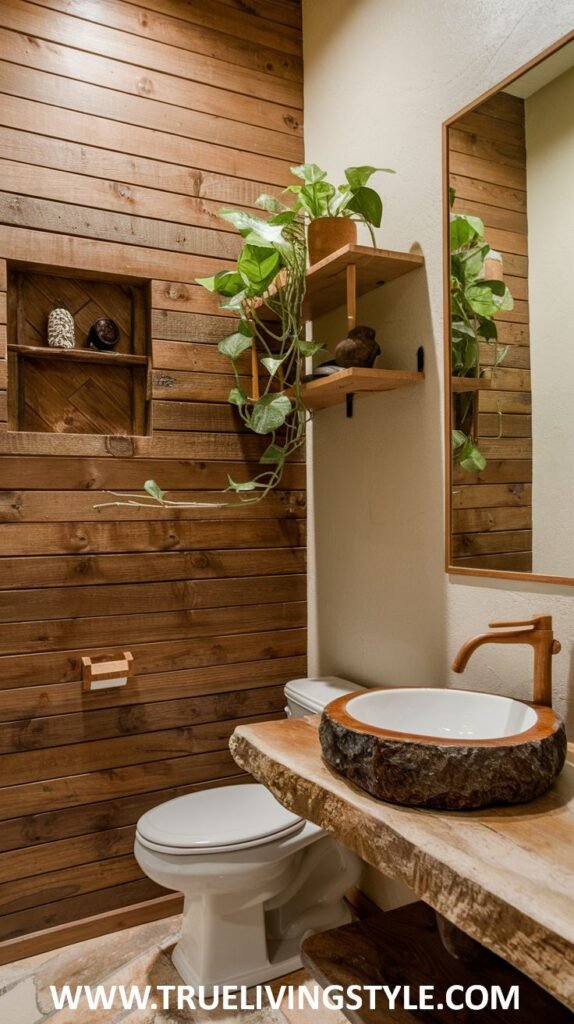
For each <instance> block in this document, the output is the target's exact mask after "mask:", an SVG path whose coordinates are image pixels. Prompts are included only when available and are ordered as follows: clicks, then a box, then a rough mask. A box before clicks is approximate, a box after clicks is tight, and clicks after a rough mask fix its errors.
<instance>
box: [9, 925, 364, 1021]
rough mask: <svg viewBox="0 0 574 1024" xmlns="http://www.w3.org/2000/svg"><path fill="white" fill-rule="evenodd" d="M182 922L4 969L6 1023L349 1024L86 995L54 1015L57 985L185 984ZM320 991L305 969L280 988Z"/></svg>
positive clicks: (286, 1013) (315, 1015)
mask: <svg viewBox="0 0 574 1024" xmlns="http://www.w3.org/2000/svg"><path fill="white" fill-rule="evenodd" d="M180 923H181V918H180V917H171V918H166V919H165V920H163V921H154V922H152V923H151V924H144V925H139V926H138V927H136V928H130V929H127V930H125V931H121V932H114V933H113V934H111V935H103V936H100V937H99V938H96V939H88V940H86V941H85V942H79V943H78V944H77V945H73V946H66V947H64V948H63V949H58V950H53V951H52V952H50V953H41V954H39V955H38V956H34V957H30V958H29V959H27V960H19V961H17V962H16V963H13V964H6V965H4V966H0V1022H1V1024H43V1022H44V1021H47V1022H49V1024H190V1022H193V1024H346V1022H345V1018H344V1017H343V1015H342V1014H341V1013H339V1012H338V1011H336V1010H329V1009H318V1010H315V1009H312V1008H305V1009H303V1010H299V1009H289V1008H288V1007H287V1005H286V1000H283V1003H282V1004H281V1008H280V1009H274V1008H273V1007H271V1006H265V1007H263V1009H261V1010H241V1011H240V1010H238V1011H235V1012H230V1011H224V1010H214V1011H212V1012H207V1011H201V1010H191V1009H189V1008H187V1009H184V1010H177V1009H175V1008H173V1007H172V1008H171V1009H169V1010H163V1009H151V1008H149V1009H146V1010H137V1009H136V1010H125V1009H122V1008H121V1006H116V1007H114V1008H113V1009H111V1010H105V1009H101V1008H100V1009H98V1010H91V1009H90V1008H89V1006H88V1004H87V1003H86V1001H85V997H82V1001H81V1002H80V1004H79V1005H78V1007H77V1008H76V1009H74V1010H72V1009H69V1008H68V1009H62V1010H56V1009H54V1005H53V1002H52V999H51V995H50V985H55V986H57V987H61V986H63V985H70V986H71V988H72V990H74V989H75V987H76V986H77V985H92V986H94V985H98V984H100V985H105V986H106V989H107V988H108V987H109V986H111V985H126V986H128V988H129V986H131V985H139V986H141V987H142V988H143V987H145V986H146V985H152V986H156V985H178V984H180V983H181V979H180V977H179V975H178V974H177V972H176V970H175V968H174V967H173V965H172V962H171V957H170V951H171V949H172V948H173V945H174V943H175V941H176V940H177V936H178V932H179V927H180ZM285 983H287V984H291V985H295V986H303V985H305V986H306V987H308V988H311V987H312V986H314V984H315V982H313V981H312V979H311V978H310V976H309V975H308V974H307V973H306V971H304V970H301V971H297V972H296V973H295V974H291V975H288V976H287V977H286V978H279V979H277V981H276V982H273V983H272V984H273V986H274V988H275V987H276V986H279V985H280V984H285Z"/></svg>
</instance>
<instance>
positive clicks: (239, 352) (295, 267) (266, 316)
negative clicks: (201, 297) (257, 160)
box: [113, 194, 321, 508]
mask: <svg viewBox="0 0 574 1024" xmlns="http://www.w3.org/2000/svg"><path fill="white" fill-rule="evenodd" d="M256 205H257V206H258V207H259V208H260V209H262V210H263V211H265V213H266V214H267V216H258V215H257V214H255V213H250V212H248V211H247V210H222V211H221V216H222V218H223V219H224V220H226V221H228V223H230V224H232V225H233V227H235V228H237V230H238V231H239V233H240V235H241V236H242V245H241V248H240V251H239V255H238V256H237V259H236V262H235V266H234V267H232V268H230V269H228V270H222V271H220V272H219V273H218V274H215V275H214V276H213V277H204V278H198V279H197V281H198V284H201V285H203V287H204V288H207V290H208V291H210V292H214V293H216V294H217V295H219V296H220V300H221V301H220V305H221V307H222V308H223V309H225V310H227V311H232V312H234V313H235V314H236V315H237V318H238V319H237V323H236V326H235V329H234V330H233V332H232V333H231V334H228V335H227V336H226V337H225V338H223V339H222V340H221V341H220V342H219V344H218V349H219V351H220V352H221V354H222V355H224V356H226V357H227V359H229V361H230V363H231V368H232V371H233V374H234V377H235V384H234V386H233V387H232V388H231V391H230V392H229V396H228V400H229V402H230V403H231V404H232V405H234V406H235V407H236V409H237V411H238V413H239V415H240V417H241V419H242V420H243V422H244V423H245V425H246V426H247V427H248V428H249V429H250V430H252V431H254V432H255V433H256V434H261V435H264V436H266V437H267V439H268V444H267V447H266V448H265V450H264V451H263V454H262V455H261V457H260V459H259V462H260V464H261V467H262V468H261V472H260V473H258V474H257V475H256V476H255V477H254V478H253V479H251V480H242V481H238V480H233V479H232V478H231V477H230V476H228V490H229V491H231V492H234V493H235V495H236V498H235V501H222V502H215V503H205V502H178V501H170V500H168V499H167V497H166V492H165V491H164V490H162V488H161V487H160V486H159V484H157V483H156V482H155V480H148V481H146V483H145V484H144V489H145V491H146V492H147V496H148V497H147V501H146V499H144V504H145V503H152V504H153V503H158V504H160V505H162V506H165V507H169V508H184V507H196V506H197V507H202V508H205V507H211V508H222V507H226V506H229V505H233V504H237V503H240V502H241V503H244V502H253V501H260V500H261V498H263V497H265V496H266V495H267V494H268V493H269V492H270V491H271V490H272V489H273V488H274V487H276V486H277V484H278V483H279V482H280V480H281V477H282V474H283V470H284V467H285V463H286V460H287V459H288V458H289V456H290V455H292V454H293V452H295V451H296V450H297V449H298V448H299V447H301V445H302V444H303V443H304V441H305V427H306V419H307V416H308V413H307V411H306V409H305V406H304V404H303V401H302V398H301V377H302V375H303V372H304V366H305V359H306V357H308V356H312V355H314V354H315V353H316V352H318V351H319V350H320V349H321V345H317V344H315V343H314V342H312V341H307V340H305V338H304V337H303V336H302V335H303V314H302V308H303V298H304V295H305V281H306V278H305V271H306V263H307V246H306V239H305V222H304V219H303V218H302V217H301V216H300V212H299V205H298V204H297V205H295V206H294V207H288V206H286V205H285V204H284V203H282V202H281V201H280V200H278V199H276V198H275V197H273V196H269V195H266V194H263V195H261V196H259V198H258V199H257V203H256ZM250 350H252V351H254V352H255V354H256V359H257V368H258V370H259V368H261V375H262V376H263V381H262V382H261V381H260V380H258V385H259V383H261V388H260V393H257V394H256V395H249V394H248V393H247V391H246V390H245V387H244V384H243V380H244V378H242V377H241V376H240V362H239V361H240V359H241V357H244V356H245V355H246V353H247V352H248V351H250ZM256 376H257V377H258V378H259V373H257V375H256ZM257 391H258V392H259V386H258V388H257ZM117 496H118V497H124V498H128V499H130V500H129V501H128V502H114V503H113V504H116V505H122V504H128V505H140V504H142V501H141V499H140V500H137V499H138V495H135V494H123V495H117Z"/></svg>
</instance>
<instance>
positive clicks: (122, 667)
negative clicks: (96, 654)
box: [82, 651, 134, 692]
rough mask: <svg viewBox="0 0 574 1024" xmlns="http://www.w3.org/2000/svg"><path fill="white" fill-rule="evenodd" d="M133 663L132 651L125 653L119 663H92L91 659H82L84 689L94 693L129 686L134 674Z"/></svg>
mask: <svg viewBox="0 0 574 1024" xmlns="http://www.w3.org/2000/svg"><path fill="white" fill-rule="evenodd" d="M133 663H134V659H133V654H131V652H130V651H124V652H123V657H122V658H118V660H117V661H92V659H91V658H82V689H83V690H85V691H86V692H92V691H93V690H109V689H115V688H116V687H120V686H127V682H128V679H129V677H130V676H131V675H132V673H133Z"/></svg>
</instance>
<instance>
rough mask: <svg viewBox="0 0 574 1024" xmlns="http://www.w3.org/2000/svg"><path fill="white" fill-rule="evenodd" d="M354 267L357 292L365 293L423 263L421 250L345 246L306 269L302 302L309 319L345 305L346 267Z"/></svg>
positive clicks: (417, 267) (416, 268)
mask: <svg viewBox="0 0 574 1024" xmlns="http://www.w3.org/2000/svg"><path fill="white" fill-rule="evenodd" d="M349 266H352V267H354V268H355V281H356V285H355V287H356V294H357V295H365V294H366V293H367V292H370V291H372V290H373V289H374V288H377V287H378V286H379V285H381V284H386V283H387V282H388V281H395V280H396V278H398V277H402V276H403V275H404V274H409V273H410V272H411V271H412V270H418V269H419V268H420V267H422V266H424V257H423V256H419V255H418V253H411V252H393V251H392V250H390V249H373V248H372V247H371V246H368V245H344V246H343V247H342V249H338V250H337V252H334V253H331V255H330V256H327V257H326V258H325V259H324V260H321V262H320V263H315V264H314V265H313V266H312V267H309V269H308V271H307V291H306V293H305V300H304V303H303V315H304V317H305V319H306V320H314V319H315V318H316V317H319V316H322V315H323V314H324V313H329V312H330V311H331V310H333V309H337V308H338V307H339V306H342V305H343V304H344V303H345V301H346V296H347V267H349Z"/></svg>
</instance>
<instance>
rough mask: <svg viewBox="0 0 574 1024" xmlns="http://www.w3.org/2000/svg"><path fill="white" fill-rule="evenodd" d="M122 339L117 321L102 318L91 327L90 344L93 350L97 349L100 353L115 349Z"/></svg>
mask: <svg viewBox="0 0 574 1024" xmlns="http://www.w3.org/2000/svg"><path fill="white" fill-rule="evenodd" d="M119 338H120V329H119V327H118V325H117V323H116V322H115V320H107V319H106V318H105V317H102V318H101V319H100V320H96V322H95V323H94V324H92V326H91V327H90V331H89V334H88V344H89V345H90V347H91V348H97V349H99V351H100V352H106V351H110V350H111V349H113V348H115V347H116V345H117V343H118V341H119Z"/></svg>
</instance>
